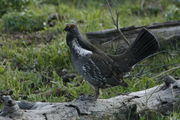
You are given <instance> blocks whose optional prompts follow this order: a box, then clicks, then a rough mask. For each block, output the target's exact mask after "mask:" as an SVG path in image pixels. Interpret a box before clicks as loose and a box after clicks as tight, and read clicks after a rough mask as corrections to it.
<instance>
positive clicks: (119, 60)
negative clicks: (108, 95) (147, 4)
mask: <svg viewBox="0 0 180 120" xmlns="http://www.w3.org/2000/svg"><path fill="white" fill-rule="evenodd" d="M64 30H65V31H67V37H66V42H67V45H68V46H69V48H70V51H71V53H72V61H73V63H74V66H75V69H76V70H77V71H78V72H79V73H80V74H81V75H82V76H83V77H84V78H85V79H86V80H87V81H88V82H89V83H90V84H91V85H93V87H94V88H95V90H96V94H95V99H97V98H98V96H99V88H108V87H113V86H118V85H120V86H124V87H127V86H128V84H127V83H125V82H124V81H123V74H124V73H125V72H129V71H130V70H131V68H132V66H134V65H135V64H136V63H137V62H139V61H141V60H143V59H144V58H146V57H147V56H149V55H151V54H153V53H155V52H156V51H157V50H158V48H159V44H158V42H157V40H156V38H155V37H154V35H152V34H151V33H150V32H149V31H148V30H147V29H145V28H143V29H142V30H141V31H140V33H139V35H138V36H137V38H136V40H135V41H134V43H133V44H132V45H131V46H130V48H129V49H128V50H127V51H126V52H125V53H124V54H122V55H108V54H105V53H104V52H103V51H101V50H99V49H98V48H96V47H95V46H93V45H92V44H91V43H89V42H88V41H86V40H85V39H84V38H82V36H81V34H80V32H79V31H78V28H77V26H76V25H75V24H67V25H66V28H65V29H64Z"/></svg>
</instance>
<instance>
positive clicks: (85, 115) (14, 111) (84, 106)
mask: <svg viewBox="0 0 180 120" xmlns="http://www.w3.org/2000/svg"><path fill="white" fill-rule="evenodd" d="M163 80H164V84H161V85H158V86H155V87H153V88H150V89H146V90H142V91H138V92H132V93H129V94H126V95H120V96H117V97H113V98H109V99H98V100H97V101H91V100H86V101H84V100H81V99H77V100H74V101H72V102H64V103H49V102H34V103H33V102H28V101H14V100H12V99H11V97H10V96H7V95H6V96H2V97H1V99H2V100H3V103H4V107H3V109H2V111H1V113H0V120H77V119H80V120H99V119H102V120H136V119H138V118H139V116H140V115H144V114H149V116H150V117H153V116H154V114H156V113H159V114H165V115H166V114H169V113H170V112H172V111H174V112H175V111H177V110H178V109H179V107H180V104H179V102H180V80H175V79H174V78H173V77H171V76H166V77H165V78H164V79H163Z"/></svg>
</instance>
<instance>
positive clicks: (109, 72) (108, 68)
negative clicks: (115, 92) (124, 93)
mask: <svg viewBox="0 0 180 120" xmlns="http://www.w3.org/2000/svg"><path fill="white" fill-rule="evenodd" d="M89 59H90V60H91V61H93V63H94V65H95V67H97V68H98V70H99V71H100V73H101V75H102V76H103V77H104V81H103V82H105V84H106V87H108V86H109V87H110V86H117V85H122V86H127V84H126V83H125V82H124V81H123V79H122V73H120V72H119V71H118V68H116V66H114V61H113V60H112V59H111V58H110V57H108V56H105V55H99V54H92V55H90V56H89ZM93 69H94V68H93V67H92V68H91V70H93ZM92 75H93V74H92Z"/></svg>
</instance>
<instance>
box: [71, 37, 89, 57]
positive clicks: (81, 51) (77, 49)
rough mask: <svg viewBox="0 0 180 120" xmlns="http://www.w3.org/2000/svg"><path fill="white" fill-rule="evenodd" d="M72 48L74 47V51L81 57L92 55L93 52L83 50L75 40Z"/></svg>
mask: <svg viewBox="0 0 180 120" xmlns="http://www.w3.org/2000/svg"><path fill="white" fill-rule="evenodd" d="M72 46H73V48H74V50H75V51H76V53H77V54H78V55H80V56H86V55H88V54H92V51H90V50H86V49H84V48H82V47H81V46H80V45H79V43H78V42H77V41H75V40H73V41H72Z"/></svg>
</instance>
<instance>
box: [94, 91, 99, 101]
mask: <svg viewBox="0 0 180 120" xmlns="http://www.w3.org/2000/svg"><path fill="white" fill-rule="evenodd" d="M94 97H95V100H97V99H98V97H99V88H95V96H94Z"/></svg>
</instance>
